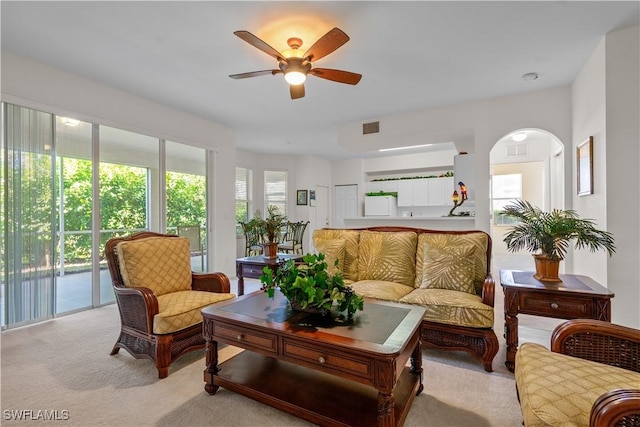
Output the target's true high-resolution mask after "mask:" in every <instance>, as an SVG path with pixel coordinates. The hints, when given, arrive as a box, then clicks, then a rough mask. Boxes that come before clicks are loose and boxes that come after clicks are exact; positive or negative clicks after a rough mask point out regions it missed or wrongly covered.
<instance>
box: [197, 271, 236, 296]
mask: <svg viewBox="0 0 640 427" xmlns="http://www.w3.org/2000/svg"><path fill="white" fill-rule="evenodd" d="M191 289H193V290H194V291H207V292H216V293H222V294H225V293H226V294H228V293H229V292H231V283H230V282H229V278H228V277H227V275H226V274H224V273H191Z"/></svg>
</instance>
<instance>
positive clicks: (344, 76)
mask: <svg viewBox="0 0 640 427" xmlns="http://www.w3.org/2000/svg"><path fill="white" fill-rule="evenodd" d="M309 73H310V74H313V75H314V76H316V77H320V78H321V79H327V80H331V81H334V82H338V83H346V84H348V85H357V84H358V82H359V81H360V79H361V78H362V74H358V73H352V72H350V71H342V70H332V69H331V68H313V69H312V70H311V71H309Z"/></svg>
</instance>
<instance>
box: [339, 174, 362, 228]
mask: <svg viewBox="0 0 640 427" xmlns="http://www.w3.org/2000/svg"><path fill="white" fill-rule="evenodd" d="M334 191H335V193H334V194H335V226H336V227H338V228H342V227H345V224H344V219H345V218H355V217H357V216H359V215H358V186H357V185H355V184H352V185H336V186H335V187H334Z"/></svg>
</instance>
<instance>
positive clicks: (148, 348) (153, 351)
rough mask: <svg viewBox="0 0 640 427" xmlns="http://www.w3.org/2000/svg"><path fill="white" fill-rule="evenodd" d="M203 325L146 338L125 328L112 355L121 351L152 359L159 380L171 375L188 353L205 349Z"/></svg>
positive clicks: (139, 357) (199, 324)
mask: <svg viewBox="0 0 640 427" xmlns="http://www.w3.org/2000/svg"><path fill="white" fill-rule="evenodd" d="M204 345H205V341H204V338H203V336H202V324H201V323H198V324H196V325H193V326H190V327H189V328H186V329H183V330H182V331H180V332H176V333H173V334H170V335H148V336H144V335H142V334H140V333H139V332H138V331H135V330H131V329H129V328H125V327H123V328H122V330H121V331H120V336H119V337H118V340H117V341H116V343H115V345H114V346H113V349H112V350H111V355H112V356H113V355H114V354H117V353H118V351H120V349H121V348H122V349H124V350H126V351H127V352H129V353H130V354H131V355H132V356H133V357H135V358H136V359H151V360H153V362H154V363H155V365H156V368H157V369H158V378H160V379H162V378H166V377H167V376H168V375H169V366H171V364H172V363H173V362H174V361H175V360H176V359H177V358H179V357H180V356H183V355H184V354H186V353H189V352H192V351H197V350H202V349H204Z"/></svg>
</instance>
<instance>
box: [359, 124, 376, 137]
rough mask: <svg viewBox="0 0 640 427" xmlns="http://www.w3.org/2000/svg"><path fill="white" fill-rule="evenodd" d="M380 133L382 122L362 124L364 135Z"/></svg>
mask: <svg viewBox="0 0 640 427" xmlns="http://www.w3.org/2000/svg"><path fill="white" fill-rule="evenodd" d="M378 132H380V122H371V123H363V124H362V134H363V135H369V134H370V133H378Z"/></svg>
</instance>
